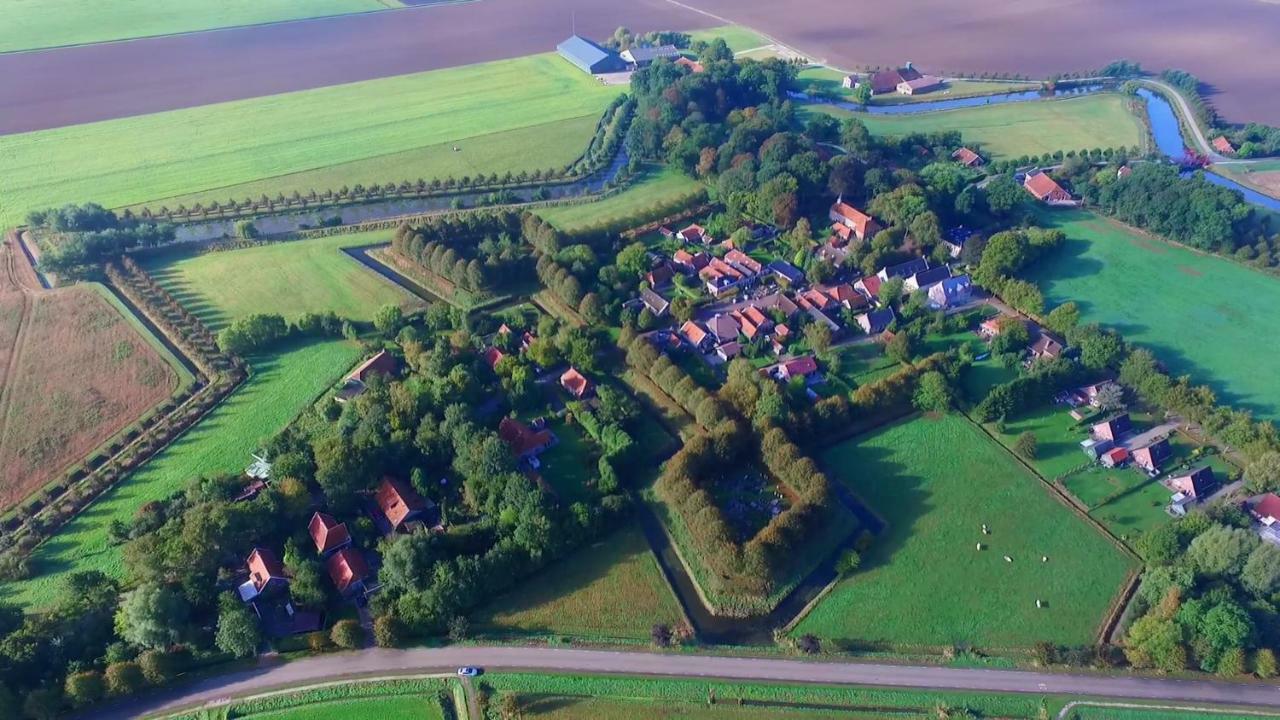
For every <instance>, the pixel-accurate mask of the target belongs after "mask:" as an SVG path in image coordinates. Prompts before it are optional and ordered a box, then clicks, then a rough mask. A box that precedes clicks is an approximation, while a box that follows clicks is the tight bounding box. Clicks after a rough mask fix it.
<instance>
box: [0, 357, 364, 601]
mask: <svg viewBox="0 0 1280 720" xmlns="http://www.w3.org/2000/svg"><path fill="white" fill-rule="evenodd" d="M359 356H360V350H359V348H358V347H357V346H355V345H353V344H351V343H348V342H345V341H327V342H319V343H312V344H308V345H301V346H296V347H293V348H290V349H288V350H286V351H284V352H281V353H279V354H277V355H273V356H270V357H260V358H250V364H251V365H252V367H253V374H252V375H251V376H250V378H249V379H248V380H247V381H246V382H245V383H244V384H243V385H242V386H241V387H240V388H239V389H237V390H236V391H235V392H234V393H232V394H231V396H230V397H228V398H227V399H226V400H224V401H223V402H222V404H221V405H219V406H217V407H216V408H215V409H214V410H213V411H212V412H210V413H209V414H208V415H207V416H205V418H204V419H202V420H201V421H200V422H199V423H197V424H196V425H195V426H194V427H192V428H191V429H190V430H188V431H187V432H186V433H184V434H183V435H182V436H181V437H179V438H178V439H177V440H175V441H174V442H173V443H172V444H170V445H169V446H168V447H167V448H165V449H164V450H163V451H161V452H160V453H159V454H157V455H156V456H155V457H153V458H152V459H151V460H150V461H149V462H148V463H147V464H146V465H144V466H142V468H140V469H139V470H138V471H136V472H134V473H133V474H132V475H131V476H130V477H128V478H127V479H125V480H124V481H122V482H121V483H120V484H119V485H117V486H116V487H114V488H113V489H111V490H109V491H107V492H106V493H104V494H103V495H102V496H101V497H100V498H98V500H96V501H95V502H94V503H93V504H92V505H90V506H89V507H88V508H87V509H86V510H85V511H83V512H81V513H80V514H79V515H77V516H76V518H75V519H74V520H72V521H71V522H70V523H68V524H67V525H66V526H65V527H63V528H62V530H61V531H60V532H59V533H58V534H57V535H55V536H54V537H52V538H50V539H49V540H47V541H45V542H44V543H43V544H42V545H40V546H39V547H38V548H37V549H36V550H35V552H33V553H32V556H31V561H32V568H33V570H34V575H33V577H32V578H31V579H29V580H23V581H19V582H10V583H4V584H2V585H0V588H3V590H4V591H5V594H6V595H7V596H8V597H9V598H10V600H11V601H12V602H15V603H17V604H19V605H21V606H23V607H26V608H39V607H43V606H46V605H48V604H49V603H50V602H51V601H52V600H53V599H54V595H55V594H56V593H57V591H58V586H59V582H60V580H61V579H62V578H63V577H65V576H66V575H67V574H68V573H70V572H74V571H78V570H99V571H102V572H104V573H107V574H108V575H111V576H113V577H119V576H120V574H121V571H122V567H121V562H122V550H121V548H120V547H119V546H115V545H112V544H111V542H110V541H109V539H108V536H107V526H108V524H110V522H111V521H112V520H121V521H124V522H129V520H130V519H131V518H132V517H133V514H134V513H135V512H136V511H137V509H138V508H139V507H141V506H142V505H143V504H145V503H147V502H149V501H152V500H159V499H162V498H166V497H168V496H169V495H171V494H172V493H174V492H176V491H177V490H179V489H181V488H182V486H183V484H184V483H186V482H187V480H189V479H191V478H194V477H198V476H200V475H215V474H219V473H231V472H238V471H240V470H241V469H243V468H244V467H245V466H246V465H247V464H248V463H249V462H250V460H251V458H250V457H249V454H250V453H252V452H255V451H256V450H258V443H259V442H260V441H261V440H262V439H263V438H265V437H268V436H270V435H271V434H272V433H274V432H276V431H278V430H280V429H281V428H283V427H284V426H285V425H286V424H287V423H288V422H289V421H290V420H291V419H293V418H294V417H295V416H296V415H297V414H298V413H299V412H301V411H302V410H303V409H305V408H306V407H307V405H309V404H310V403H311V402H312V401H314V400H315V398H316V397H317V396H319V395H320V394H321V393H322V392H324V391H325V390H326V389H327V388H329V387H330V386H331V385H332V384H333V383H334V382H336V381H337V379H338V378H339V377H341V376H342V374H343V373H344V372H346V371H347V370H348V369H349V368H350V367H351V366H352V365H353V364H354V363H355V362H356V360H358V359H359Z"/></svg>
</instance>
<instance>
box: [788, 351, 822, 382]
mask: <svg viewBox="0 0 1280 720" xmlns="http://www.w3.org/2000/svg"><path fill="white" fill-rule="evenodd" d="M817 371H818V361H817V360H814V359H813V356H812V355H806V356H804V357H799V358H793V359H791V360H788V361H786V362H785V363H783V364H782V372H783V374H784V375H786V376H787V377H799V376H803V375H811V374H813V373H815V372H817Z"/></svg>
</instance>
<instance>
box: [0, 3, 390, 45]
mask: <svg viewBox="0 0 1280 720" xmlns="http://www.w3.org/2000/svg"><path fill="white" fill-rule="evenodd" d="M399 5H400V3H399V2H396V0H388V1H383V0H307V2H305V3H300V2H297V1H296V0H114V1H113V2H110V3H102V2H93V0H39V1H38V2H35V1H33V0H0V17H4V19H5V32H4V35H3V36H0V52H11V51H14V50H28V49H32V48H47V47H57V46H59V45H76V44H81V43H95V42H106V41H109V40H124V39H127V38H138V37H148V36H151V35H169V34H172V33H183V32H192V31H197V30H211V29H213V28H223V27H234V26H236V25H255V24H258V23H269V22H279V21H281V20H298V19H301V18H309V17H324V16H326V15H341V14H344V13H351V12H368V11H370V10H385V9H387V8H388V7H399Z"/></svg>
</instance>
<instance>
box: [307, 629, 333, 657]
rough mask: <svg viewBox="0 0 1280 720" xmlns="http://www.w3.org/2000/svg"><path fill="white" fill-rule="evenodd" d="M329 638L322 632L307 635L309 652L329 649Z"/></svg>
mask: <svg viewBox="0 0 1280 720" xmlns="http://www.w3.org/2000/svg"><path fill="white" fill-rule="evenodd" d="M329 645H330V642H329V636H328V635H326V634H325V632H324V631H323V630H317V631H315V632H313V633H307V648H308V649H310V650H311V652H324V651H325V650H328V649H329Z"/></svg>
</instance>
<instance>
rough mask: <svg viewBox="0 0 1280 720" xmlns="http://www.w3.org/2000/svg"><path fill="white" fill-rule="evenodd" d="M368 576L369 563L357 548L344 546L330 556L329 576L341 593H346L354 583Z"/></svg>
mask: <svg viewBox="0 0 1280 720" xmlns="http://www.w3.org/2000/svg"><path fill="white" fill-rule="evenodd" d="M368 576H369V565H368V564H367V563H366V562H365V561H364V555H362V554H360V551H359V550H356V549H355V548H343V549H341V550H339V551H338V552H336V553H334V554H333V557H331V558H329V577H330V578H331V579H332V580H333V584H334V586H335V587H337V588H338V592H339V593H343V594H346V592H347V590H348V589H350V588H351V586H352V585H354V584H355V583H357V582H360V581H361V580H364V579H365V578H366V577H368Z"/></svg>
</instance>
